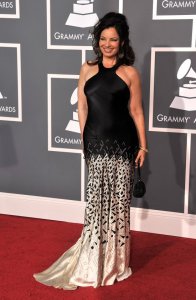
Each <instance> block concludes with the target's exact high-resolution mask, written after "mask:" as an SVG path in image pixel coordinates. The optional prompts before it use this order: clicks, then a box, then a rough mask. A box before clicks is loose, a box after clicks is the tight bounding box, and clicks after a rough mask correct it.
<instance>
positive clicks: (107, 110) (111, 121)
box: [34, 12, 148, 289]
mask: <svg viewBox="0 0 196 300" xmlns="http://www.w3.org/2000/svg"><path fill="white" fill-rule="evenodd" d="M93 36H94V40H93V48H94V51H95V54H96V56H97V57H96V60H95V61H92V62H87V63H84V64H83V65H82V67H81V72H80V78H79V84H78V112H79V122H80V130H81V138H82V140H83V152H84V157H85V160H86V165H87V168H88V183H87V189H86V196H87V199H86V200H87V205H86V209H85V217H84V227H83V230H82V234H81V237H80V238H79V240H78V241H77V242H76V244H74V245H73V246H72V247H71V248H70V249H69V250H67V251H66V252H65V253H64V254H63V255H62V256H61V257H60V258H59V259H58V260H57V261H56V262H55V263H54V264H53V265H52V266H51V267H49V268H48V269H47V270H45V271H43V272H42V273H39V274H34V277H35V279H36V280H37V281H39V282H41V283H44V284H46V285H52V286H54V287H57V288H63V289H76V288H77V287H78V286H93V287H94V288H96V287H99V286H104V285H112V284H113V283H114V282H115V281H116V280H117V281H121V280H123V279H125V278H128V277H129V276H130V275H131V274H132V270H131V268H130V266H129V263H130V201H131V196H132V184H133V176H134V164H138V163H139V164H140V166H142V165H143V163H144V160H145V154H146V152H147V151H148V150H147V148H146V136H145V125H144V114H143V109H142V99H141V83H140V77H139V74H138V71H137V70H136V69H135V68H134V67H133V66H132V65H133V63H134V58H135V57H134V52H133V49H132V48H131V46H130V45H129V28H128V25H127V21H126V18H125V16H124V15H122V14H119V13H113V12H111V13H108V14H106V15H105V16H104V17H103V18H102V19H101V20H100V21H99V22H98V23H97V24H96V25H95V27H94V32H93Z"/></svg>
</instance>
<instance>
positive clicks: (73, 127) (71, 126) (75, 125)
mask: <svg viewBox="0 0 196 300" xmlns="http://www.w3.org/2000/svg"><path fill="white" fill-rule="evenodd" d="M77 92H78V88H76V89H75V90H74V91H73V93H72V96H71V100H70V103H71V105H73V106H74V105H76V103H77V102H78V95H77ZM65 130H67V131H72V132H76V133H80V126H79V120H78V109H77V108H76V111H73V119H72V120H70V121H69V122H68V124H67V126H66V128H65Z"/></svg>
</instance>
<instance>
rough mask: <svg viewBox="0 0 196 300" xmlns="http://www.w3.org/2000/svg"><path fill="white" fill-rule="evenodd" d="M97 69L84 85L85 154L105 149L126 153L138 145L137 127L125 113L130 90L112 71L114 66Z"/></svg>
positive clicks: (124, 154) (107, 151) (118, 153)
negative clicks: (86, 106) (85, 99)
mask: <svg viewBox="0 0 196 300" xmlns="http://www.w3.org/2000/svg"><path fill="white" fill-rule="evenodd" d="M98 67H99V71H98V73H97V74H95V75H94V76H93V77H91V78H90V79H89V80H87V82H86V83H85V86H84V93H85V95H86V97H87V104H88V116H87V120H86V124H85V127H84V132H83V140H84V154H85V156H86V157H88V156H90V155H93V154H97V155H99V154H100V155H102V156H104V155H105V154H106V153H108V154H110V155H111V154H112V153H113V154H115V155H121V156H125V157H127V156H128V157H130V159H133V153H134V152H135V150H136V148H137V147H138V137H137V131H136V127H135V124H134V121H133V119H132V117H131V116H130V114H129V109H128V104H129V100H130V90H129V87H128V86H127V84H126V83H125V82H124V81H123V80H122V79H121V78H120V77H119V76H118V75H117V74H116V69H117V67H116V66H113V67H112V68H105V67H104V66H103V64H102V63H100V64H99V65H98Z"/></svg>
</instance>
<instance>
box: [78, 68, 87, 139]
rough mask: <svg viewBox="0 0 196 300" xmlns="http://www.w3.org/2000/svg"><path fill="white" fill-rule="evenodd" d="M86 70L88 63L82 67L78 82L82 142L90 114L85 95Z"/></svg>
mask: <svg viewBox="0 0 196 300" xmlns="http://www.w3.org/2000/svg"><path fill="white" fill-rule="evenodd" d="M86 69H87V65H86V63H84V64H83V65H82V67H81V70H80V77H79V81H78V118H79V124H80V133H81V139H82V141H83V131H84V125H85V123H86V119H87V114H88V105H87V100H86V96H85V94H84V84H85V74H86Z"/></svg>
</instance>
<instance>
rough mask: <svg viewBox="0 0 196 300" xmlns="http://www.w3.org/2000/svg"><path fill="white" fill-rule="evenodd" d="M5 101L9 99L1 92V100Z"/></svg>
mask: <svg viewBox="0 0 196 300" xmlns="http://www.w3.org/2000/svg"><path fill="white" fill-rule="evenodd" d="M5 99H7V97H6V96H3V95H2V93H1V91H0V100H5Z"/></svg>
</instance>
